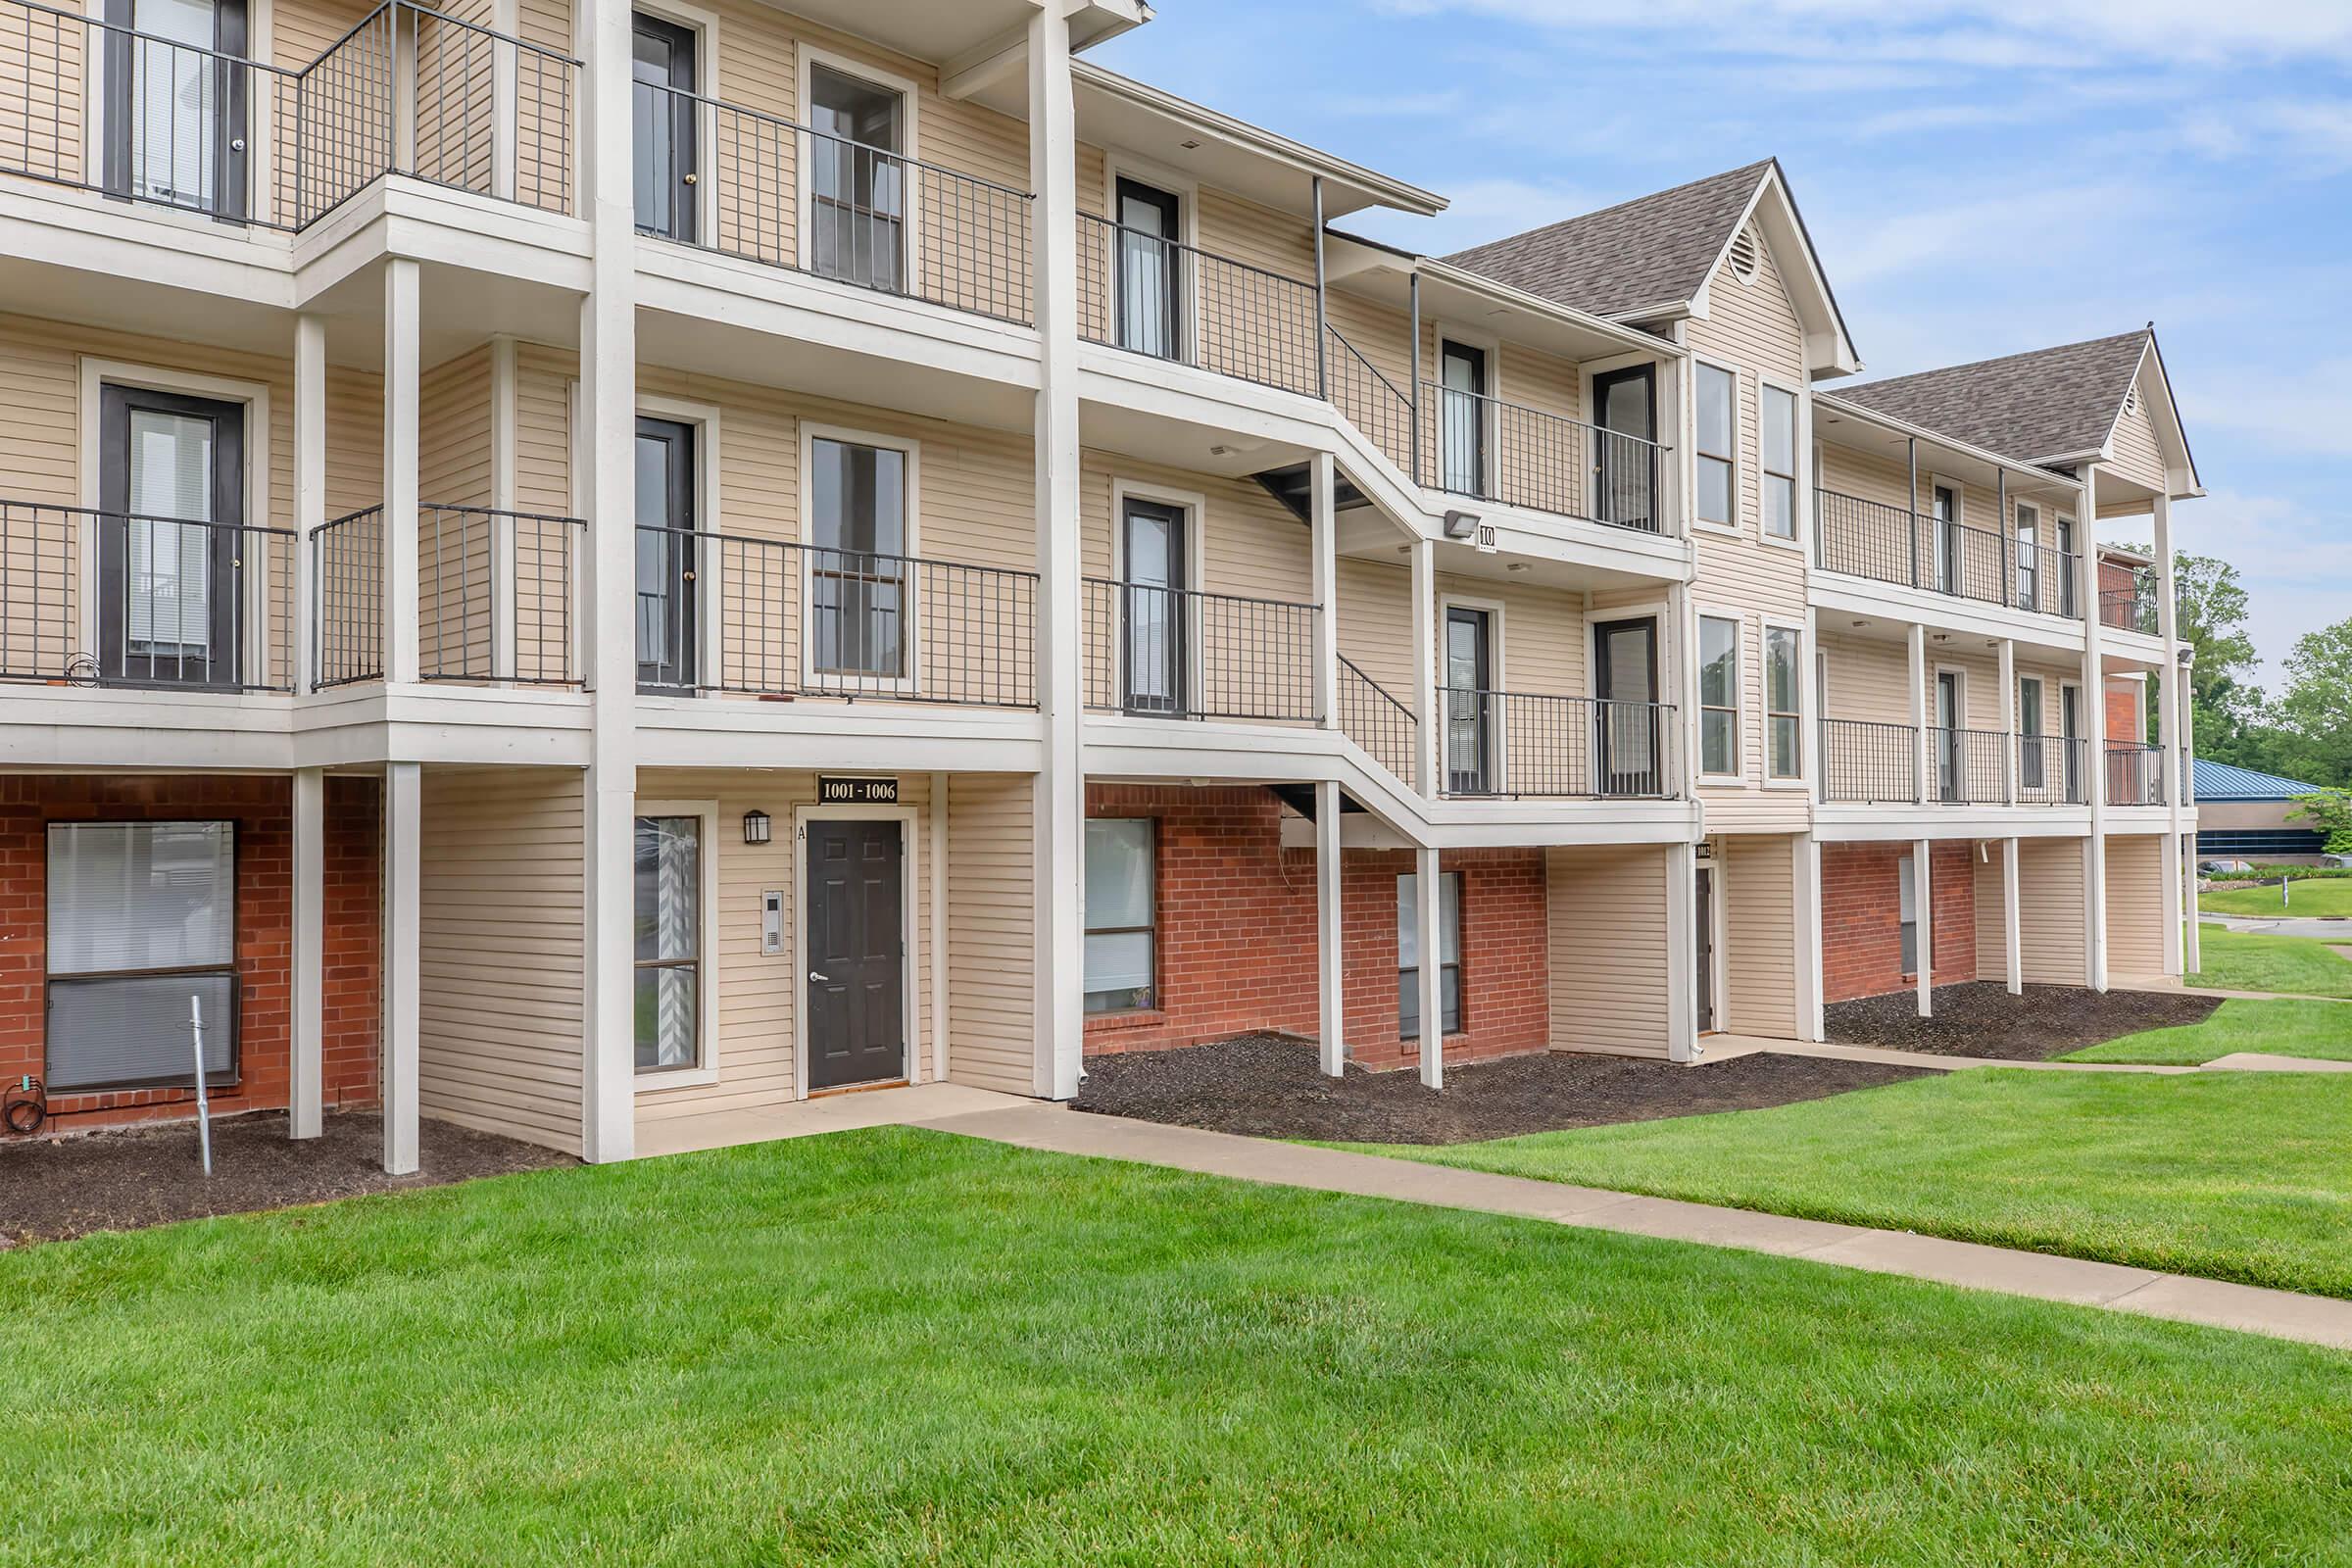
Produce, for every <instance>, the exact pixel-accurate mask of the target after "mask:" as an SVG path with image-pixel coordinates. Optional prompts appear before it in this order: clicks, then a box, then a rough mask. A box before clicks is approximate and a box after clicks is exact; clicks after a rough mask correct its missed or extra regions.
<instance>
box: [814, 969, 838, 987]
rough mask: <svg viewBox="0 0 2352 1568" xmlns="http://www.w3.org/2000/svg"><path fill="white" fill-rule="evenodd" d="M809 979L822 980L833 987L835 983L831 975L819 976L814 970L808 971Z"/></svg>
mask: <svg viewBox="0 0 2352 1568" xmlns="http://www.w3.org/2000/svg"><path fill="white" fill-rule="evenodd" d="M809 979H811V980H821V981H823V982H824V983H825V984H827V985H831V984H832V983H833V977H832V976H831V975H825V974H818V973H817V972H816V971H815V970H814V969H811V970H809Z"/></svg>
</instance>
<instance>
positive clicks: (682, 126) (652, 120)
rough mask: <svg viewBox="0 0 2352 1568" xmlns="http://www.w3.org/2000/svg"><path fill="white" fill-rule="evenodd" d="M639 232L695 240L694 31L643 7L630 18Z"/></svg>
mask: <svg viewBox="0 0 2352 1568" xmlns="http://www.w3.org/2000/svg"><path fill="white" fill-rule="evenodd" d="M630 32H631V45H632V55H631V60H630V72H631V85H630V89H629V92H630V96H631V98H632V99H633V100H634V102H633V103H632V105H631V110H632V113H633V115H634V117H635V118H634V121H633V128H634V132H635V148H634V156H635V160H636V191H637V231H638V232H639V233H641V234H658V235H660V236H661V237H662V238H663V239H674V240H679V241H682V242H684V243H686V244H688V245H691V244H693V243H695V238H696V235H695V226H696V225H695V218H696V212H695V205H696V204H695V179H696V167H695V166H696V164H697V162H698V161H699V159H700V156H701V153H700V148H699V147H698V146H697V138H696V134H695V127H696V125H697V123H699V119H700V117H699V115H698V113H697V103H696V99H695V53H696V44H695V36H694V31H693V29H692V28H690V27H681V26H679V25H677V24H676V23H674V22H664V21H663V20H662V19H661V18H660V17H649V16H647V15H646V14H645V13H644V12H642V11H640V12H638V13H636V14H635V15H634V16H633V17H631V18H630Z"/></svg>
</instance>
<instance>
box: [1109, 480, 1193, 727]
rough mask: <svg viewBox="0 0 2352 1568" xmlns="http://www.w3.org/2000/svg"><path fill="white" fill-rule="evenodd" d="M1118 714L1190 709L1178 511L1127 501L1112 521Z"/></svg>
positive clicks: (1188, 627)
mask: <svg viewBox="0 0 2352 1568" xmlns="http://www.w3.org/2000/svg"><path fill="white" fill-rule="evenodd" d="M1119 528H1120V540H1119V548H1120V554H1121V557H1122V561H1121V570H1122V572H1123V574H1124V576H1123V582H1122V585H1121V587H1120V589H1119V595H1120V599H1121V604H1120V625H1121V627H1122V632H1123V637H1124V641H1125V645H1126V646H1125V648H1124V650H1123V653H1124V659H1123V661H1122V662H1123V664H1124V667H1125V684H1126V692H1125V707H1126V709H1127V711H1129V712H1131V713H1187V712H1190V711H1192V704H1191V701H1190V697H1191V692H1192V678H1191V677H1192V635H1191V633H1192V621H1193V613H1194V611H1193V608H1192V604H1191V601H1192V593H1191V588H1190V584H1191V580H1192V577H1191V573H1192V548H1191V547H1192V538H1191V532H1192V529H1191V518H1190V516H1189V515H1187V513H1186V512H1185V509H1184V508H1182V507H1178V506H1171V505H1169V504H1167V503H1165V502H1159V501H1146V500H1142V499H1140V498H1138V497H1133V496H1131V497H1129V498H1128V499H1127V503H1126V507H1125V511H1124V513H1123V514H1122V515H1121V516H1120V519H1119Z"/></svg>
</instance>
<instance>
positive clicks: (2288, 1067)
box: [1700, 1035, 2352, 1077]
mask: <svg viewBox="0 0 2352 1568" xmlns="http://www.w3.org/2000/svg"><path fill="white" fill-rule="evenodd" d="M1700 1043H1701V1044H1702V1045H1704V1046H1705V1047H1706V1048H1707V1054H1706V1058H1705V1065H1708V1066H1713V1065H1714V1064H1715V1063H1717V1062H1724V1061H1733V1060H1737V1059H1738V1058H1739V1057H1741V1056H1755V1055H1775V1056H1823V1057H1827V1058H1829V1059H1830V1060H1833V1061H1883V1062H1885V1063H1887V1065H1888V1066H1892V1067H1924V1068H1926V1069H1928V1070H1929V1071H1930V1072H1965V1071H1967V1070H1968V1069H1969V1068H1971V1067H2010V1068H2019V1069H2023V1070H2025V1071H2027V1072H2136V1073H2152V1074H2154V1075H2156V1076H2158V1077H2178V1076H2179V1075H2180V1074H2182V1073H2198V1072H2352V1061H2330V1060H2328V1059H2327V1058H2326V1057H2322V1056H2276V1055H2270V1054H2265V1053H2262V1052H2255V1051H2239V1052H2232V1053H2231V1054H2229V1055H2227V1056H2216V1057H2214V1059H2213V1060H2211V1061H2208V1062H2203V1063H2199V1064H2196V1065H2181V1064H2178V1063H2172V1064H2162V1065H2160V1064H2157V1063H2154V1062H2138V1061H2028V1060H2023V1059H2021V1058H2018V1057H2015V1056H1946V1055H1941V1054H1937V1053H1936V1052H1932V1051H1897V1050H1895V1049H1894V1048H1893V1047H1891V1046H1843V1045H1838V1044H1835V1043H1823V1044H1815V1043H1813V1042H1811V1041H1805V1040H1767V1039H1764V1038H1762V1037H1760V1036H1755V1035H1709V1036H1707V1037H1706V1039H1705V1040H1704V1041H1702V1042H1700Z"/></svg>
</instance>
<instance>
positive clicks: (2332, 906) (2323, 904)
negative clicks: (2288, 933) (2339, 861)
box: [2197, 877, 2352, 942]
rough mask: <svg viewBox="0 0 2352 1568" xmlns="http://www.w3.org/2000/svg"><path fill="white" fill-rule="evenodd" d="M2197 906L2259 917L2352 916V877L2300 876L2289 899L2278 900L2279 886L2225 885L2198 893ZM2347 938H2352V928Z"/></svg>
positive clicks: (2217, 912) (2210, 912) (2306, 917)
mask: <svg viewBox="0 0 2352 1568" xmlns="http://www.w3.org/2000/svg"><path fill="white" fill-rule="evenodd" d="M2197 907H2198V908H2200V909H2202V910H2204V911H2205V912H2206V913H2207V914H2243V915H2251V916H2253V917H2254V918H2256V919H2271V918H2288V919H2298V920H2319V919H2325V918H2326V917H2327V916H2329V915H2341V916H2347V917H2352V880H2346V879H2344V878H2340V877H2338V878H2332V879H2327V880H2319V879H2315V880H2312V881H2309V882H2305V881H2302V880H2297V881H2296V883H2295V885H2294V886H2293V887H2291V888H2289V889H2287V902H2286V903H2285V904H2284V905H2281V904H2279V902H2278V889H2277V888H2223V889H2220V890H2218V891H2215V892H2211V893H2201V894H2199V895H2198V896H2197ZM2344 940H2345V941H2347V942H2352V931H2347V932H2346V933H2345V935H2344Z"/></svg>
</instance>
